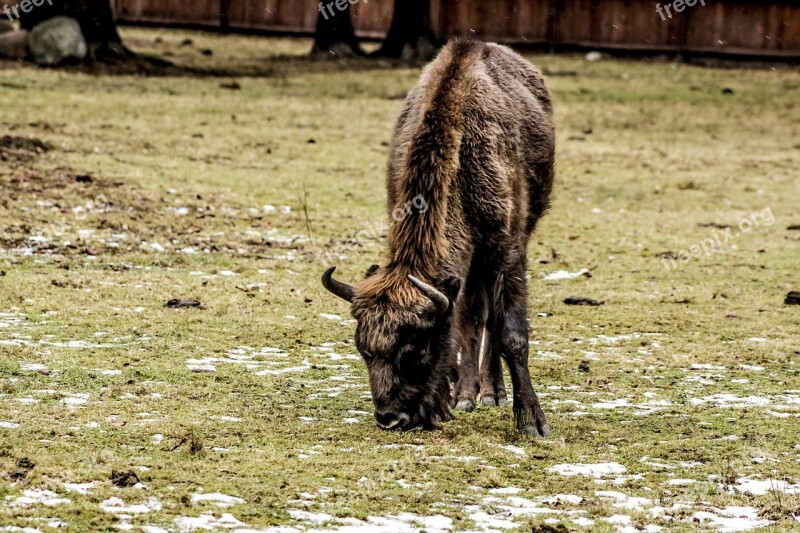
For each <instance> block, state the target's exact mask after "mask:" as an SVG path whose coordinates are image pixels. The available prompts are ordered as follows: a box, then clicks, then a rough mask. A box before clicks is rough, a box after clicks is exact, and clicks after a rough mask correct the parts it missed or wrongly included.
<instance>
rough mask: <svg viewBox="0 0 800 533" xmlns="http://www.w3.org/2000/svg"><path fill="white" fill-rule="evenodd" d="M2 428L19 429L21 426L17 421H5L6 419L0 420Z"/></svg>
mask: <svg viewBox="0 0 800 533" xmlns="http://www.w3.org/2000/svg"><path fill="white" fill-rule="evenodd" d="M0 428H4V429H18V428H19V424H17V423H15V422H4V421H2V420H0Z"/></svg>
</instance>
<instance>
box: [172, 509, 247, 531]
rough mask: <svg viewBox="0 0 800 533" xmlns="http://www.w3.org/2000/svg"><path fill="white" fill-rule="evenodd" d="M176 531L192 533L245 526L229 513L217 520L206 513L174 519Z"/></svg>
mask: <svg viewBox="0 0 800 533" xmlns="http://www.w3.org/2000/svg"><path fill="white" fill-rule="evenodd" d="M175 525H176V526H178V531H181V532H184V531H194V530H195V529H206V530H212V529H235V528H240V527H245V526H246V525H247V524H245V523H244V522H240V521H239V520H237V519H236V517H235V516H233V515H232V514H230V513H223V514H222V516H220V517H219V518H217V517H215V516H214V513H211V512H207V513H203V514H201V515H200V516H197V517H191V516H179V517H178V518H176V519H175Z"/></svg>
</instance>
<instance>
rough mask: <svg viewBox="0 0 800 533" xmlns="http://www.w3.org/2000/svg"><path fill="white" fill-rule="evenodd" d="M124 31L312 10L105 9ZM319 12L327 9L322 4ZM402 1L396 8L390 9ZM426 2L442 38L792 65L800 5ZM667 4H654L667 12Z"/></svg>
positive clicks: (244, 26) (295, 22) (290, 3)
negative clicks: (758, 59) (125, 24)
mask: <svg viewBox="0 0 800 533" xmlns="http://www.w3.org/2000/svg"><path fill="white" fill-rule="evenodd" d="M112 1H113V2H114V3H115V7H116V11H117V15H118V17H119V19H120V20H121V21H123V22H129V23H153V24H178V25H187V26H198V27H206V28H223V29H228V30H231V31H256V32H275V33H290V34H298V35H310V34H313V32H314V27H315V24H316V19H317V13H318V11H317V10H318V0H112ZM325 1H326V3H328V2H330V1H332V0H325ZM393 1H394V0H358V2H357V3H356V4H355V5H353V8H352V9H353V22H354V25H355V27H356V31H357V33H358V34H359V35H360V36H362V37H370V38H380V37H381V36H383V35H384V34H385V33H386V31H387V30H388V28H389V24H390V22H391V16H392V5H393ZM398 1H402V0H398ZM678 1H680V2H681V3H682V5H684V9H683V11H682V12H681V13H676V12H674V10H672V15H673V16H672V17H671V18H670V17H666V13H664V15H665V17H664V19H663V20H662V17H661V16H660V15H659V14H658V13H657V12H656V5H657V4H658V3H659V2H657V1H656V0H432V17H433V25H434V28H435V29H436V30H437V33H438V35H439V36H440V37H443V38H447V37H452V36H471V37H475V38H480V39H484V40H492V41H498V42H504V43H510V44H526V45H530V46H540V47H549V48H554V49H562V48H578V49H598V50H615V49H616V50H623V51H631V52H632V51H640V52H654V53H659V52H665V53H681V54H688V55H691V54H715V55H722V56H754V57H762V58H776V59H777V58H783V59H791V60H798V59H800V0H782V1H769V0H764V1H753V0H749V1H748V0H694V5H693V7H689V6H688V5H685V2H689V3H691V2H692V0H678ZM672 3H673V2H672V0H661V5H662V12H663V6H664V4H672Z"/></svg>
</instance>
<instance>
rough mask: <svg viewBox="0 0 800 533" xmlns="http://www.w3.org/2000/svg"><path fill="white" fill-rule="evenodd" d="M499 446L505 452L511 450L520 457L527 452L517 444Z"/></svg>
mask: <svg viewBox="0 0 800 533" xmlns="http://www.w3.org/2000/svg"><path fill="white" fill-rule="evenodd" d="M500 447H501V448H502V449H504V450H505V451H507V452H511V453H514V454H517V455H521V456H522V457H525V456H526V455H528V453H527V452H526V451H525V449H524V448H520V447H519V446H514V445H512V444H509V445H507V446H500Z"/></svg>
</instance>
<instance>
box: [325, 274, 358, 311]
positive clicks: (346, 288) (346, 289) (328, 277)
mask: <svg viewBox="0 0 800 533" xmlns="http://www.w3.org/2000/svg"><path fill="white" fill-rule="evenodd" d="M334 270H336V267H330V268H329V269H328V270H326V271H325V273H324V274H323V275H322V285H323V286H324V287H325V288H326V289H328V290H329V291H330V292H332V293H333V294H335V295H336V296H338V297H339V298H341V299H343V300H347V301H348V302H351V303H352V301H353V296H355V294H356V291H355V289H353V287H352V286H351V285H348V284H347V283H342V282H341V281H336V280H335V279H333V277H332V276H333V271H334Z"/></svg>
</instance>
